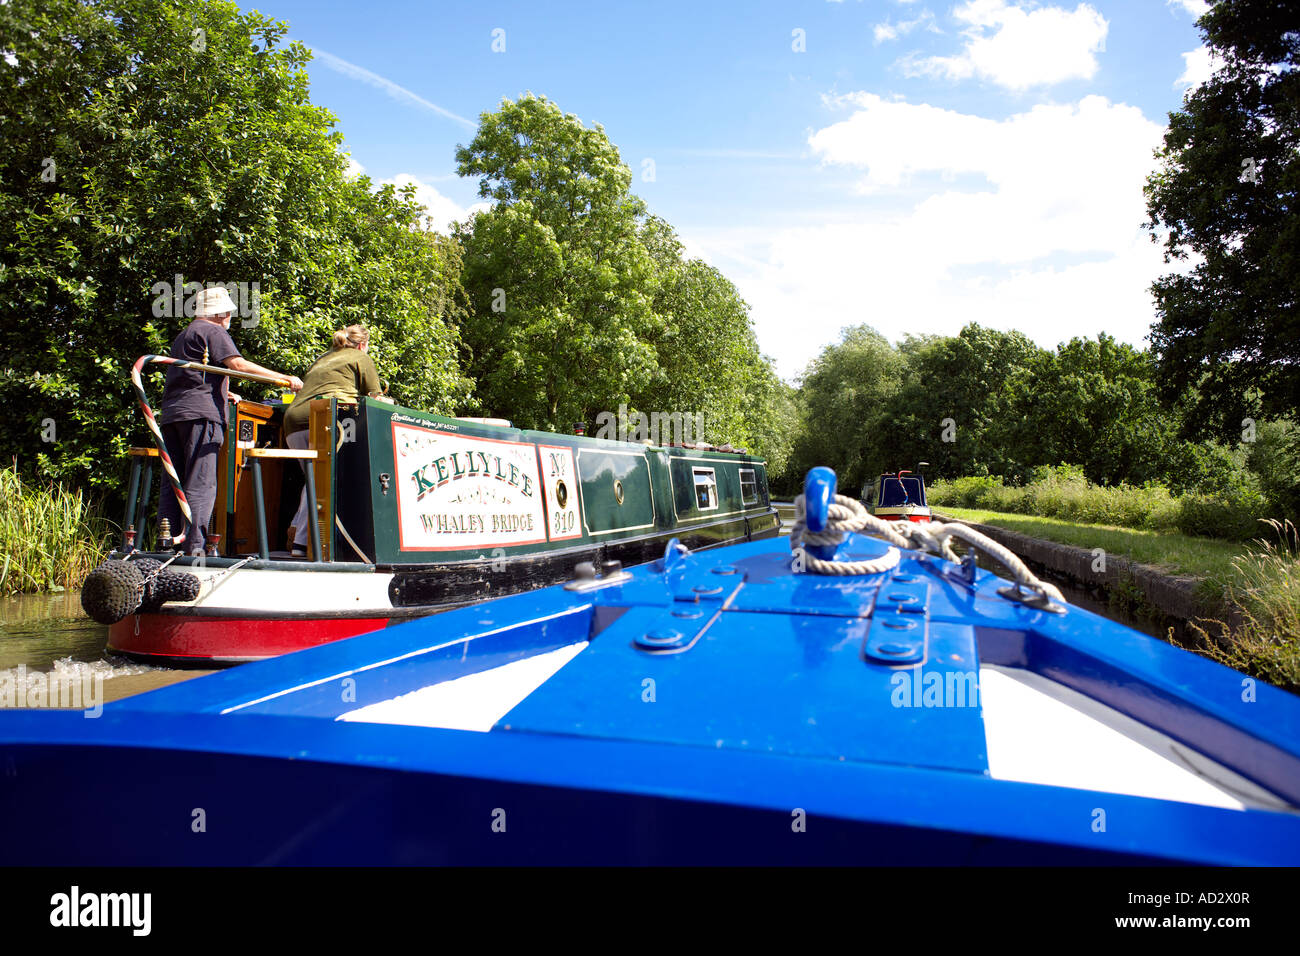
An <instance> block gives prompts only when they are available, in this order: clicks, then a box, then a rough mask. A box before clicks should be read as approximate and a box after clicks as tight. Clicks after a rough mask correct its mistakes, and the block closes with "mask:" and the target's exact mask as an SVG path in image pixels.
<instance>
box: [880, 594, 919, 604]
mask: <svg viewBox="0 0 1300 956" xmlns="http://www.w3.org/2000/svg"><path fill="white" fill-rule="evenodd" d="M885 600H886V601H893V602H894V603H895V604H915V603H916V595H915V594H891V595H889V597H887V598H885Z"/></svg>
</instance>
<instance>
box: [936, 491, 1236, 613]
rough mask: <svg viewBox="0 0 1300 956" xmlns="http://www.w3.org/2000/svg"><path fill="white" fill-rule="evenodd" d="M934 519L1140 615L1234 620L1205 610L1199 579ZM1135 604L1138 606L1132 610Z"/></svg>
mask: <svg viewBox="0 0 1300 956" xmlns="http://www.w3.org/2000/svg"><path fill="white" fill-rule="evenodd" d="M936 517H940V518H941V520H943V521H953V522H956V523H958V524H964V525H966V526H967V527H969V528H974V529H975V530H976V531H978V532H980V533H981V534H985V535H988V536H989V537H990V538H992V539H993V540H994V541H997V542H998V543H999V544H1003V545H1005V546H1006V547H1008V548H1010V549H1011V550H1012V551H1014V552H1015V553H1016V554H1017V555H1019V556H1020V558H1021V559H1023V560H1024V562H1025V563H1026V564H1028V565H1029V566H1030V568H1031V569H1032V570H1033V571H1034V572H1035V573H1036V574H1045V575H1046V576H1047V577H1048V578H1049V579H1053V580H1056V581H1057V582H1058V583H1059V582H1060V580H1063V581H1064V582H1065V583H1066V585H1067V586H1073V587H1075V588H1081V589H1084V590H1086V591H1088V592H1090V593H1092V594H1094V595H1095V596H1097V597H1100V598H1102V599H1108V600H1112V603H1114V601H1113V599H1114V598H1116V597H1118V598H1119V599H1120V601H1119V603H1121V604H1124V605H1128V606H1130V608H1131V609H1132V610H1136V611H1138V612H1145V613H1143V616H1145V617H1155V616H1157V615H1158V616H1160V617H1163V618H1167V619H1169V620H1170V622H1176V623H1177V624H1185V623H1186V622H1188V621H1194V620H1198V619H1204V618H1218V619H1220V620H1223V621H1228V620H1229V618H1231V617H1234V616H1235V615H1232V614H1230V613H1229V611H1228V610H1227V609H1226V608H1224V607H1221V606H1220V607H1213V606H1211V605H1212V604H1213V603H1214V602H1213V601H1209V602H1207V598H1206V595H1205V593H1204V591H1203V590H1202V589H1201V583H1202V582H1201V579H1200V578H1196V577H1192V576H1190V575H1180V574H1171V573H1169V572H1168V571H1162V570H1160V569H1159V568H1153V567H1151V566H1150V565H1147V564H1139V563H1138V562H1136V561H1131V560H1129V559H1128V558H1125V557H1123V556H1122V555H1117V554H1109V553H1101V554H1099V553H1098V552H1097V551H1092V550H1088V549H1087V548H1079V547H1075V546H1073V545H1068V544H1058V543H1056V542H1055V541H1044V540H1042V539H1041V538H1031V537H1030V536H1029V535H1025V534H1020V533H1019V532H1016V531H1008V530H1007V529H1006V528H998V527H995V526H993V525H987V524H977V523H975V522H972V521H958V520H957V519H955V518H951V517H948V516H940V515H936ZM1135 603H1136V604H1137V605H1139V606H1138V607H1136V608H1132V607H1131V606H1132V605H1133V604H1135ZM1179 630H1181V628H1179Z"/></svg>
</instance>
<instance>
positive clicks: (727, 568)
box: [713, 564, 740, 574]
mask: <svg viewBox="0 0 1300 956" xmlns="http://www.w3.org/2000/svg"><path fill="white" fill-rule="evenodd" d="M713 573H714V574H739V573H740V569H739V568H734V567H732V566H731V565H730V564H720V565H718V566H717V567H716V568H714V569H713Z"/></svg>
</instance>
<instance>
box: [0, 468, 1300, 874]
mask: <svg viewBox="0 0 1300 956" xmlns="http://www.w3.org/2000/svg"><path fill="white" fill-rule="evenodd" d="M814 472H815V473H814V474H811V475H810V477H809V480H808V482H807V484H806V486H805V493H804V495H803V496H802V498H801V499H799V501H798V502H797V509H798V514H799V517H798V520H797V523H796V527H795V532H794V538H793V540H792V541H791V542H789V543H787V542H785V541H783V540H780V539H763V540H758V541H753V542H746V543H741V544H735V545H729V546H726V547H722V548H717V549H710V550H705V551H695V552H691V551H688V550H687V549H686V548H684V547H683V546H681V545H680V544H679V543H677V542H670V543H669V544H668V545H667V546H666V547H665V550H664V553H663V555H662V557H661V558H659V559H657V560H656V561H654V562H652V563H649V564H647V565H644V566H640V567H635V568H630V569H617V568H613V567H612V566H611V567H610V568H608V569H606V570H605V571H604V572H603V573H595V574H593V573H590V570H591V569H586V571H585V572H584V573H581V574H576V575H574V576H573V578H572V579H571V580H570V581H568V582H567V583H565V584H561V585H553V586H549V587H546V588H541V589H538V590H535V591H531V592H526V593H520V594H514V595H509V596H505V597H501V598H496V599H493V600H489V601H486V602H484V603H481V604H478V605H475V606H472V607H465V608H460V609H456V610H451V611H448V612H446V613H444V614H440V615H438V616H436V617H425V618H420V619H417V620H414V621H411V622H408V623H405V624H402V625H400V626H396V627H390V628H387V629H385V630H383V631H380V632H377V633H374V634H369V635H365V636H364V637H359V638H353V639H348V640H341V641H336V642H332V643H329V644H326V645H322V646H319V647H315V648H311V649H307V650H303V651H300V652H298V653H294V654H289V655H285V656H281V657H276V658H273V659H269V660H265V661H260V662H256V663H251V664H248V665H246V666H242V667H238V668H232V669H227V670H223V671H220V672H218V673H214V674H210V675H205V676H201V677H198V678H195V679H192V680H189V681H186V682H183V683H180V684H176V685H173V686H171V687H167V688H164V689H160V690H155V691H152V692H149V693H146V694H141V695H139V696H136V697H131V698H126V699H123V700H120V701H116V702H112V703H109V704H106V705H104V707H103V711H102V715H101V716H99V717H98V718H97V719H94V720H87V719H84V715H83V714H81V713H79V712H68V711H62V712H61V711H53V710H46V711H38V710H28V711H12V710H11V711H5V712H0V765H3V766H6V767H9V768H12V772H11V773H9V774H7V775H6V776H5V777H4V778H3V779H0V814H3V819H5V820H8V821H22V825H21V826H13V825H11V826H10V827H9V828H8V831H9V832H7V834H6V836H5V839H4V841H3V845H4V847H5V849H4V854H5V857H6V858H7V861H8V862H10V863H11V864H22V865H31V864H45V865H100V864H117V865H122V864H132V865H134V864H144V865H154V864H182V865H209V864H215V865H228V864H254V863H261V864H294V865H296V864H771V863H816V864H904V865H917V864H1053V865H1057V864H1210V865H1296V864H1297V863H1300V813H1298V812H1297V807H1300V699H1297V698H1296V697H1294V696H1292V695H1290V694H1288V693H1286V692H1284V691H1281V690H1278V689H1277V688H1274V687H1271V686H1269V685H1267V684H1265V683H1263V682H1259V681H1255V680H1253V679H1251V678H1249V677H1246V676H1245V675H1242V674H1240V673H1237V672H1236V671H1233V670H1231V669H1229V668H1226V667H1223V666H1222V665H1219V664H1217V663H1214V662H1212V661H1209V660H1206V659H1204V658H1201V657H1198V656H1196V655H1194V654H1192V653H1190V652H1187V651H1184V650H1181V649H1179V648H1177V647H1173V646H1171V645H1169V644H1166V643H1164V642H1162V641H1159V640H1156V639H1154V638H1151V637H1148V636H1146V635H1144V634H1140V633H1138V632H1136V631H1133V630H1131V629H1129V628H1126V627H1123V626H1122V625H1119V624H1116V623H1113V622H1110V621H1107V620H1105V619H1104V618H1101V617H1099V616H1097V615H1095V614H1092V613H1090V612H1088V611H1086V610H1083V609H1081V608H1077V607H1074V606H1071V605H1069V604H1068V603H1067V602H1065V601H1063V600H1061V599H1060V596H1059V594H1058V593H1056V592H1055V590H1054V589H1053V588H1052V587H1051V586H1050V585H1046V584H1044V583H1043V582H1039V581H1037V580H1036V579H1034V578H1033V576H1032V574H1030V573H1029V572H1028V571H1027V570H1025V569H1024V568H1023V566H1020V567H1017V566H1015V564H1014V563H1012V561H1011V560H1008V561H1007V564H1008V572H1007V573H1008V576H1009V578H1010V579H1011V580H1006V579H1003V578H1001V577H998V576H995V575H994V574H993V573H992V572H990V571H987V570H984V569H981V568H978V567H977V566H976V564H975V562H974V558H973V552H971V553H970V554H968V555H967V556H966V557H964V558H963V559H962V561H961V562H960V563H953V562H952V561H951V560H950V557H951V556H952V553H953V552H952V549H951V547H950V545H951V543H952V540H953V539H954V538H961V539H963V540H965V541H966V543H967V544H968V545H970V546H972V547H982V542H983V540H984V539H982V538H981V537H980V536H978V535H977V534H976V533H975V532H973V531H970V529H959V528H957V527H956V526H953V525H942V524H940V523H938V522H935V523H931V524H929V525H924V526H922V525H916V524H914V523H909V522H896V523H893V524H891V525H889V526H887V527H883V528H882V526H881V525H882V524H883V523H879V522H878V519H874V518H872V517H871V516H870V515H869V514H866V513H865V509H863V508H862V506H861V505H860V504H858V503H857V502H856V501H854V500H852V499H845V498H842V497H840V496H837V495H835V494H834V479H833V475H832V476H830V477H829V478H828V477H827V473H826V471H825V470H821V469H815V470H814ZM855 509H857V510H855ZM852 527H861V528H862V529H864V530H867V531H870V532H871V533H872V534H873V535H874V534H879V535H882V536H884V537H885V538H886V540H880V539H879V538H877V537H872V536H868V535H867V534H865V533H863V532H862V531H854V530H846V529H849V528H852ZM900 541H902V543H901V544H900V543H899V542H900ZM792 549H793V550H792ZM989 553H990V554H992V555H993V556H994V557H996V558H997V559H998V560H1006V555H999V553H998V552H997V551H996V546H994V549H993V550H991V551H990V552H989ZM89 808H93V811H94V812H93V813H92V812H87V810H88V809H89ZM196 808H198V809H196ZM199 810H201V811H202V816H203V821H204V832H200V831H199V830H198V829H196V826H197V824H194V825H192V821H194V820H198V819H199V818H198V816H196V814H197V813H198V812H199Z"/></svg>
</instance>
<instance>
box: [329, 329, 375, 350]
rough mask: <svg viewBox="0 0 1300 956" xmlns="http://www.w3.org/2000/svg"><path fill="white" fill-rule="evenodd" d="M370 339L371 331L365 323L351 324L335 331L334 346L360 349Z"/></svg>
mask: <svg viewBox="0 0 1300 956" xmlns="http://www.w3.org/2000/svg"><path fill="white" fill-rule="evenodd" d="M369 341H370V333H369V332H367V331H366V327H365V326H364V325H349V326H348V327H347V328H345V329H339V330H338V331H337V332H335V333H334V341H333V343H332V344H333V346H334V348H336V349H346V348H353V349H359V348H361V346H363V345H365V344H366V343H367V342H369Z"/></svg>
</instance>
